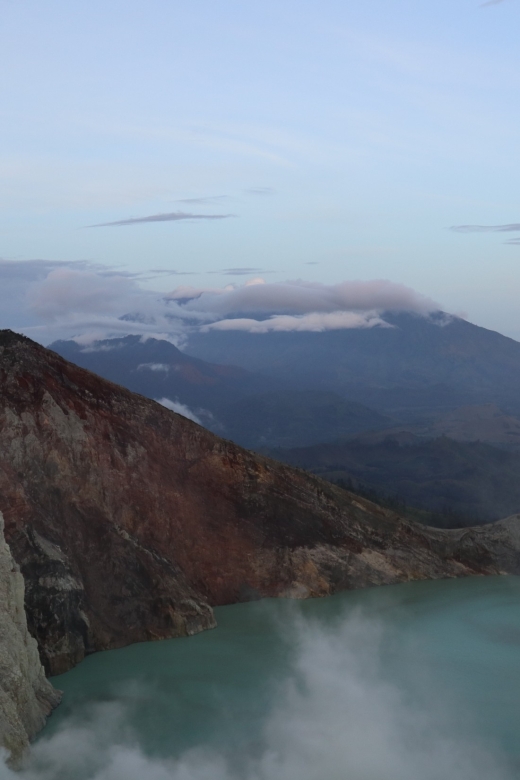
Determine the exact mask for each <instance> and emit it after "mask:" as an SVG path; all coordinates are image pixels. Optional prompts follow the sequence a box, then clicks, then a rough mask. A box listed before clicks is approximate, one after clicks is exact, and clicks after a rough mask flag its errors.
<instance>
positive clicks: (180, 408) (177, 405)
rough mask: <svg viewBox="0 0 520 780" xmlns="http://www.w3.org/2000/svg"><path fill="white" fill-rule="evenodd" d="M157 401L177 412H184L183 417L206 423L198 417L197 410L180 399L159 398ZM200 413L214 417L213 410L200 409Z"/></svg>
mask: <svg viewBox="0 0 520 780" xmlns="http://www.w3.org/2000/svg"><path fill="white" fill-rule="evenodd" d="M156 400H157V403H159V404H161V406H165V407H166V409H170V410H171V411H172V412H176V413H177V414H182V416H183V417H187V418H188V420H193V422H196V423H198V425H203V424H204V423H203V422H202V421H201V419H200V417H198V416H197V415H196V414H195V412H192V410H191V409H190V408H189V406H186V404H183V403H181V402H180V401H177V400H175V401H171V400H170V399H169V398H157V399H156ZM197 411H198V414H199V415H201V416H202V415H204V414H205V415H209V417H212V414H211V412H207V411H206V410H205V409H198V410H197Z"/></svg>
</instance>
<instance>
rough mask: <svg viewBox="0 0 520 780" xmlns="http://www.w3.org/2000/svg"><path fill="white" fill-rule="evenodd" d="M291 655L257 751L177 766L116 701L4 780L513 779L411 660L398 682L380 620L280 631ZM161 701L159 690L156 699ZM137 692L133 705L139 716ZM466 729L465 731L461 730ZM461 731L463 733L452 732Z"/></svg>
mask: <svg viewBox="0 0 520 780" xmlns="http://www.w3.org/2000/svg"><path fill="white" fill-rule="evenodd" d="M279 630H280V631H283V633H284V637H285V640H286V641H287V642H289V643H290V646H291V647H292V648H293V660H292V662H291V666H290V671H289V673H288V674H287V675H286V678H285V680H284V682H283V683H282V684H279V685H277V686H276V688H274V689H273V696H272V704H271V707H270V710H269V713H268V715H267V717H266V719H265V722H264V726H263V729H262V733H261V734H259V735H258V739H257V740H256V741H255V748H254V749H251V747H248V748H246V747H244V750H243V754H238V755H237V753H236V752H230V753H227V752H226V747H225V745H222V749H221V750H219V751H218V752H215V751H214V750H210V749H209V748H208V747H207V746H205V745H204V744H201V745H199V746H198V747H197V748H196V749H192V750H189V751H187V752H185V753H184V754H181V755H180V756H176V757H172V758H171V759H169V760H163V759H157V758H154V757H151V756H148V755H146V753H145V750H144V749H143V747H141V745H140V742H139V735H137V734H135V733H133V732H132V729H131V727H130V725H129V722H130V718H129V710H128V709H127V708H128V707H131V706H132V705H131V704H128V696H127V697H126V698H125V701H126V703H125V704H123V703H122V701H121V702H107V703H101V704H97V705H95V706H92V707H91V708H90V710H88V712H87V713H85V712H83V713H80V714H77V715H76V716H75V717H72V718H71V719H69V720H68V721H67V722H66V723H65V724H64V725H63V726H62V727H61V728H60V730H59V731H58V733H56V734H54V735H53V736H51V737H50V738H42V739H40V740H39V741H38V742H37V743H36V744H35V745H34V748H33V752H32V758H31V761H30V763H29V765H28V766H26V768H25V769H24V770H23V771H22V772H20V773H16V774H14V773H12V772H11V771H10V770H8V769H7V768H6V767H5V765H3V767H2V769H1V770H0V780H15V777H16V778H18V780H68V779H69V778H70V779H72V778H74V780H340V778H341V780H508V779H509V778H510V777H511V775H509V774H508V770H507V768H506V766H505V764H504V763H503V761H502V760H501V758H500V756H499V755H498V753H494V752H493V749H492V747H491V746H489V745H487V746H486V745H484V744H483V743H482V738H481V736H480V737H478V738H477V736H476V733H474V736H473V737H472V736H471V733H472V730H471V715H470V714H469V713H468V712H465V711H464V707H463V705H462V704H460V702H457V701H455V700H454V699H453V698H452V696H451V694H450V693H449V692H447V691H444V690H442V687H441V686H439V684H438V681H436V680H435V674H433V673H432V670H429V669H427V668H424V666H423V665H422V664H421V663H415V662H414V660H413V659H414V654H413V652H411V655H410V660H411V663H410V671H409V675H408V679H407V680H401V681H399V678H397V677H395V675H394V679H390V678H389V673H388V666H386V670H385V664H384V662H383V660H384V652H385V647H387V646H388V643H389V642H390V643H391V641H392V637H391V633H389V629H387V628H386V627H385V625H384V624H383V623H382V622H381V621H380V620H374V619H368V618H366V617H364V616H363V614H361V613H358V614H352V613H351V614H350V616H349V617H346V616H344V617H343V618H342V619H341V620H340V621H338V622H337V623H336V624H335V625H334V626H333V627H330V626H329V627H325V628H324V626H323V624H322V623H320V624H318V623H314V622H312V621H309V620H303V619H300V620H298V621H293V624H292V625H291V626H290V627H289V628H287V626H284V627H283V628H282V627H280V629H279ZM150 693H151V695H153V692H149V694H150ZM142 694H143V692H142V691H140V692H139V691H137V692H136V703H135V706H139V696H140V695H142ZM461 722H463V723H466V724H467V728H462V729H461V727H460V724H461ZM455 724H457V727H456V728H455ZM461 733H464V734H466V736H461Z"/></svg>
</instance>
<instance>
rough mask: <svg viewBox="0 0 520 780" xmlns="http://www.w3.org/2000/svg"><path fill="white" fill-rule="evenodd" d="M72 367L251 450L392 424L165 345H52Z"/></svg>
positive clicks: (323, 395)
mask: <svg viewBox="0 0 520 780" xmlns="http://www.w3.org/2000/svg"><path fill="white" fill-rule="evenodd" d="M50 348H51V349H53V350H55V351H56V352H57V353H58V354H59V355H61V356H62V357H64V358H65V359H66V360H70V361H72V362H73V363H76V365H78V366H81V367H82V368H87V369H89V370H90V371H94V372H95V373H96V374H99V375H100V376H102V377H104V378H105V379H109V380H111V381H112V382H117V383H118V384H120V385H123V387H127V388H128V389H129V390H132V391H134V392H137V393H141V394H142V395H145V396H147V397H148V398H153V399H156V400H157V399H165V398H166V399H169V400H170V401H177V402H180V403H181V404H183V405H185V406H186V407H188V408H187V409H184V410H183V409H182V407H181V406H177V410H178V411H180V412H181V413H182V412H183V411H184V413H185V414H188V415H189V414H190V413H191V414H192V415H195V416H196V418H197V419H199V420H200V422H201V423H202V424H203V425H204V427H205V428H208V429H209V430H211V431H213V432H214V433H217V434H219V435H220V436H225V437H226V438H228V439H232V440H233V441H235V442H237V443H238V444H241V445H242V446H245V447H253V448H255V447H296V446H298V445H307V444H315V443H317V442H322V441H328V440H330V439H331V438H333V437H336V436H348V435H350V434H353V433H359V432H361V431H366V430H373V429H374V428H381V427H385V426H386V425H387V420H386V418H384V417H382V416H381V415H380V414H378V413H377V412H374V411H373V410H372V409H368V408H367V407H365V406H363V405H362V404H359V403H355V402H352V401H347V400H345V399H344V398H342V397H341V396H339V395H337V394H335V393H331V392H320V391H303V392H300V391H299V389H298V387H297V385H291V383H290V381H289V380H287V381H281V380H277V379H271V378H269V377H263V376H260V375H256V374H252V373H250V372H249V371H245V370H244V369H242V368H236V367H235V366H229V365H227V366H225V365H217V364H213V363H207V362H205V361H203V360H198V359H197V358H193V357H189V356H188V355H185V354H184V353H183V352H181V351H180V350H178V349H177V348H176V347H175V346H174V345H173V344H170V343H169V342H168V341H164V340H160V339H147V340H146V341H141V339H140V338H139V336H127V337H125V338H117V339H106V340H105V341H99V342H96V343H94V344H92V345H91V346H89V347H87V348H85V347H83V346H80V345H79V344H77V343H76V342H75V341H57V342H55V343H54V344H52V345H51V347H50Z"/></svg>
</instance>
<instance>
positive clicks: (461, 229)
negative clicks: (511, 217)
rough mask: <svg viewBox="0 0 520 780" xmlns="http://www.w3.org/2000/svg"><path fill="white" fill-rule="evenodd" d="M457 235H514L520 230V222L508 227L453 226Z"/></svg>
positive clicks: (451, 228) (452, 228)
mask: <svg viewBox="0 0 520 780" xmlns="http://www.w3.org/2000/svg"><path fill="white" fill-rule="evenodd" d="M450 230H453V231H455V233H514V232H516V231H518V230H520V222H512V223H510V224H508V225H452V227H450Z"/></svg>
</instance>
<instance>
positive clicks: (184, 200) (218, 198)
mask: <svg viewBox="0 0 520 780" xmlns="http://www.w3.org/2000/svg"><path fill="white" fill-rule="evenodd" d="M222 200H229V195H209V196H207V197H203V198H180V199H179V200H178V201H177V203H201V204H204V203H218V202H219V201H222Z"/></svg>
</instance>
